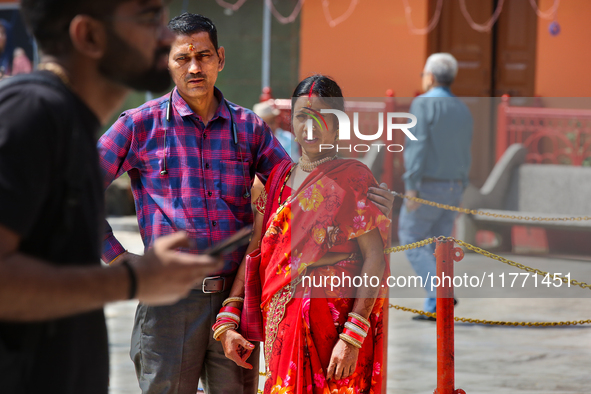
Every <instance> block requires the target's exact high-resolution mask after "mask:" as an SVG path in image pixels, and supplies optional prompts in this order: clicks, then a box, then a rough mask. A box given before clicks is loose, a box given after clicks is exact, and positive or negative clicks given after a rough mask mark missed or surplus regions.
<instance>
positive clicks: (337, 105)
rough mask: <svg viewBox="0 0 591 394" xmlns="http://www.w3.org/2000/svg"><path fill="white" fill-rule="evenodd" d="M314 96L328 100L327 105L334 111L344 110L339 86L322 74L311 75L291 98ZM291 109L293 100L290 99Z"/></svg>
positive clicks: (297, 87) (300, 84)
mask: <svg viewBox="0 0 591 394" xmlns="http://www.w3.org/2000/svg"><path fill="white" fill-rule="evenodd" d="M310 94H314V95H316V96H318V97H320V98H330V100H327V103H328V104H330V106H331V107H333V108H334V109H338V110H340V111H344V110H345V100H344V99H343V92H342V91H341V88H340V86H339V85H338V84H337V83H336V82H335V81H334V80H333V79H332V78H330V77H327V76H326V75H322V74H316V75H312V76H310V77H308V78H306V79H304V80H303V81H301V82H300V83H299V84H298V86H296V88H295V90H294V91H293V94H292V95H291V97H301V96H308V95H310ZM292 107H293V99H292Z"/></svg>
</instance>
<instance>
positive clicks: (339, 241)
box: [214, 75, 390, 394]
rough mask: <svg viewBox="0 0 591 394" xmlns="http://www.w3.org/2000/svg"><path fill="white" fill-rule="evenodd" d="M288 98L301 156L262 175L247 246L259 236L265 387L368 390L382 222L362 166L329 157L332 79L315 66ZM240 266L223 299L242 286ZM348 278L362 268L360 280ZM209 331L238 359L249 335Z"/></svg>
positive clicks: (372, 381) (374, 366) (376, 329)
mask: <svg viewBox="0 0 591 394" xmlns="http://www.w3.org/2000/svg"><path fill="white" fill-rule="evenodd" d="M293 97H294V98H295V99H294V102H293V105H292V119H293V121H292V125H293V130H294V133H295V135H296V141H298V142H299V143H300V144H301V146H302V158H301V159H300V162H299V163H298V164H292V163H282V164H280V165H278V166H277V167H276V168H275V169H274V170H273V172H272V173H271V175H270V176H269V179H268V181H267V184H266V187H265V191H264V192H263V193H262V194H261V197H259V199H258V200H257V204H256V205H257V211H258V212H259V213H260V215H257V216H256V217H255V230H254V233H253V238H252V240H251V244H250V246H249V248H248V251H252V250H254V249H255V248H256V247H257V246H258V245H259V244H260V251H261V259H260V265H259V267H258V273H259V277H260V281H261V285H262V296H261V310H262V314H263V322H264V352H265V364H266V373H267V380H266V383H265V393H267V394H280V393H281V394H283V393H293V394H296V393H297V394H299V393H314V394H320V393H322V394H325V393H327V394H328V393H330V394H332V393H339V394H340V393H376V394H377V393H380V392H381V382H382V360H383V335H382V330H383V324H382V322H383V320H382V313H381V312H382V307H383V303H384V297H385V291H384V290H385V288H384V287H382V283H383V282H382V278H383V277H384V273H385V269H386V262H385V259H384V255H383V250H384V244H385V240H386V234H387V232H386V230H387V228H388V226H389V224H390V221H389V219H388V218H387V217H386V216H384V214H383V213H382V212H381V211H380V210H379V209H378V207H376V205H374V204H373V203H371V202H370V201H369V200H368V198H367V194H368V189H369V187H376V186H377V183H376V181H375V179H374V177H373V175H372V174H371V172H370V170H369V169H368V168H367V167H366V166H365V165H363V164H361V163H360V162H359V161H357V160H345V159H337V157H336V145H337V144H336V141H337V140H338V129H337V120H336V117H335V116H333V115H330V114H328V115H325V116H322V114H321V110H322V109H338V110H341V111H343V110H344V101H343V98H342V93H341V90H340V88H339V87H338V85H337V84H336V83H335V82H334V81H333V80H331V79H330V78H328V77H325V76H322V75H315V76H313V77H309V78H307V79H305V80H303V81H302V82H301V83H300V84H299V85H298V87H297V88H296V90H295V92H294V95H293ZM309 119H312V125H313V127H312V133H311V134H309V133H308V125H309V124H310V122H309ZM331 147H332V148H331ZM264 217H265V218H269V219H268V220H263V218H264ZM263 229H264V231H262V230H263ZM244 265H245V263H244V262H243V264H242V266H241V268H240V270H239V272H238V275H237V279H236V280H235V282H234V286H233V287H232V291H231V293H230V295H231V298H235V297H236V296H239V295H241V294H244V281H243V278H244V271H245V267H244ZM249 269H250V268H249ZM354 277H358V278H364V277H365V282H364V283H363V286H359V285H358V284H357V285H356V284H355V283H356V281H355V280H353V278H354ZM346 278H351V282H347V280H346ZM368 278H371V279H372V280H370V281H369V283H368V282H367V281H368ZM337 279H339V282H340V280H341V279H343V282H347V283H346V285H343V284H341V283H339V284H337V282H336V281H337ZM357 283H358V281H357ZM331 284H333V285H336V286H331ZM355 286H357V287H355ZM229 300H230V299H229ZM230 301H231V300H230ZM229 306H234V307H237V308H240V307H241V305H240V302H230V303H229ZM231 310H232V308H229V309H227V311H229V314H230V315H232V313H231ZM225 315H228V313H225ZM238 323H239V322H238ZM218 327H220V325H218ZM214 336H215V337H216V338H217V339H220V340H221V341H222V345H223V346H224V350H225V352H226V355H228V356H229V357H231V358H233V359H235V358H236V356H235V354H236V353H240V357H239V358H240V359H239V360H235V361H237V363H239V365H243V366H245V367H248V364H246V363H245V360H246V358H248V355H249V350H250V344H249V343H248V342H246V341H245V340H244V339H243V338H242V337H241V336H240V334H238V333H237V332H236V331H234V330H232V329H227V328H226V329H224V328H223V327H222V328H221V329H219V330H218V331H216V334H214ZM232 355H234V357H232ZM241 363H242V364H241Z"/></svg>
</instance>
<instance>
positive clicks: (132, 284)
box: [121, 260, 137, 300]
mask: <svg viewBox="0 0 591 394" xmlns="http://www.w3.org/2000/svg"><path fill="white" fill-rule="evenodd" d="M121 265H122V266H124V267H125V268H126V269H127V273H128V274H129V297H128V298H127V299H128V300H133V299H134V298H135V296H136V295H137V294H136V293H137V276H136V274H135V270H134V269H133V267H132V266H131V264H129V261H127V260H123V262H122V263H121Z"/></svg>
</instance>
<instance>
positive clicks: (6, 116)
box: [0, 86, 57, 237]
mask: <svg viewBox="0 0 591 394" xmlns="http://www.w3.org/2000/svg"><path fill="white" fill-rule="evenodd" d="M36 89H42V90H43V88H41V87H38V86H37V87H36ZM3 90H4V91H1V92H0V224H1V225H3V226H6V227H8V228H9V229H11V230H13V231H15V232H16V233H18V234H19V235H20V236H21V237H25V236H26V235H27V234H28V233H29V231H31V228H32V227H33V225H34V223H35V220H36V218H37V217H38V215H39V212H40V210H41V209H42V208H43V204H44V202H45V201H46V199H47V196H48V193H49V187H50V182H51V178H52V177H51V171H52V167H54V163H53V162H52V160H55V157H56V156H55V149H56V146H57V144H56V140H57V133H56V132H57V130H56V126H55V121H54V120H55V119H54V116H55V114H53V115H52V109H51V107H52V106H51V105H50V103H49V101H48V98H47V97H42V96H40V95H39V94H36V93H37V92H38V90H37V92H36V91H35V87H29V86H27V87H22V86H17V87H10V88H6V89H3Z"/></svg>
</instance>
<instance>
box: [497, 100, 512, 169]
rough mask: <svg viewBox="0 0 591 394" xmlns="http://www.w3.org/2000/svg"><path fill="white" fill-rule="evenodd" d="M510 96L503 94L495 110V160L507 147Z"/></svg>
mask: <svg viewBox="0 0 591 394" xmlns="http://www.w3.org/2000/svg"><path fill="white" fill-rule="evenodd" d="M510 99H511V97H510V96H509V95H508V94H504V95H503V97H502V98H501V103H500V104H499V108H498V111H497V149H496V160H495V162H497V161H499V159H500V158H501V156H503V153H505V151H506V150H507V148H508V147H509V131H508V130H507V108H508V107H509V100H510Z"/></svg>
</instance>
